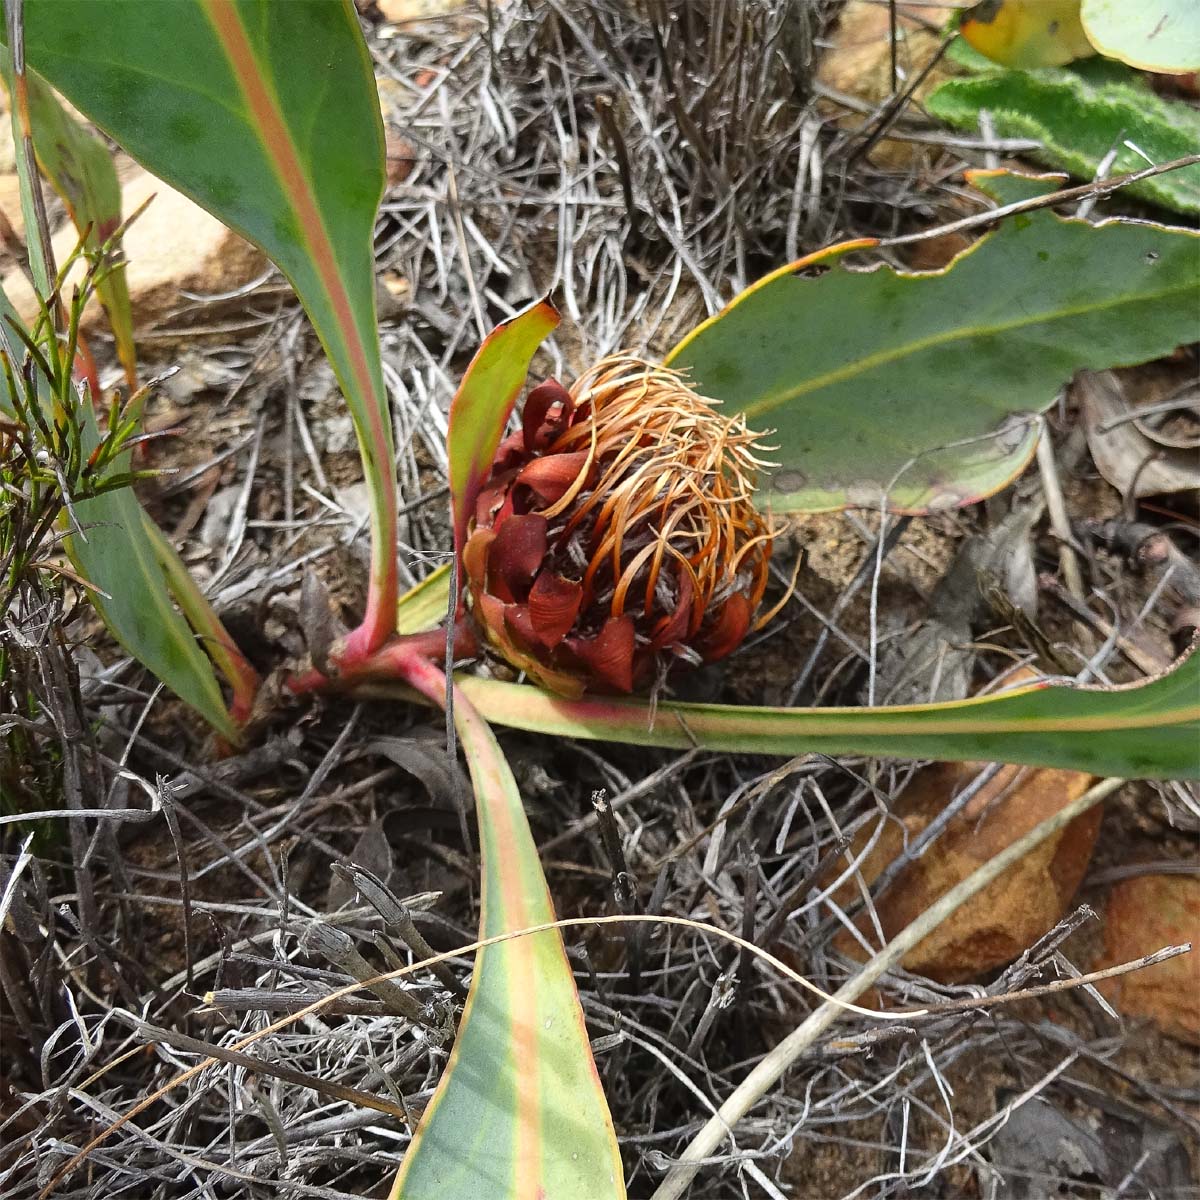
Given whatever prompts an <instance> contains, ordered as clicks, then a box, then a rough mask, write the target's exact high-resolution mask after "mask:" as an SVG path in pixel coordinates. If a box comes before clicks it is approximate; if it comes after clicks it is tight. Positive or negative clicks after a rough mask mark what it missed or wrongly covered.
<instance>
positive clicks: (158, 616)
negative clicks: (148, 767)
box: [66, 406, 240, 742]
mask: <svg viewBox="0 0 1200 1200" xmlns="http://www.w3.org/2000/svg"><path fill="white" fill-rule="evenodd" d="M81 415H82V418H83V429H84V449H85V452H86V453H90V452H91V451H92V450H93V449H94V448H95V446H96V445H97V443H98V442H99V440H100V437H99V430H98V429H97V427H96V418H95V416H94V414H93V412H92V409H91V407H90V406H83V407H82V408H81ZM128 458H129V455H128V453H126V454H123V455H121V456H120V459H119V461H118V462H117V463H116V464H114V467H113V472H114V473H119V472H122V471H125V470H127V469H128ZM74 509H75V513H76V515H77V517H78V518H79V525H80V526H81V527H82V531H83V532H82V535H80V534H79V533H72V534H71V536H70V537H68V538H67V540H66V549H67V553H68V555H69V556H70V558H71V562H72V563H73V564H74V566H75V569H76V570H77V571H78V572H79V574H80V575H82V576H83V577H84V578H85V579H86V580H87V581H88V583H89V584H90V585H91V586H90V589H89V593H88V594H89V596H90V597H91V599H92V602H93V604H95V606H96V608H97V610H98V611H99V613H100V615H101V616H102V617H103V618H104V623H105V625H107V626H108V628H109V631H110V632H111V633H112V635H113V636H114V637H115V638H116V639H117V641H119V642H120V643H121V645H122V646H123V647H124V648H125V649H126V651H128V653H130V654H132V655H133V657H134V658H136V659H137V660H138V662H140V663H142V664H143V665H144V666H146V667H148V668H149V669H150V670H151V671H152V672H153V673H154V674H155V675H156V676H157V677H158V678H159V679H160V680H162V682H163V683H165V684H166V685H167V687H169V688H170V689H171V691H173V692H174V693H175V694H176V695H177V696H178V697H179V698H180V699H181V700H183V701H185V702H186V703H187V704H189V705H191V707H192V708H194V709H195V710H196V712H198V713H199V714H200V715H201V716H202V717H203V718H204V719H205V720H206V721H208V723H209V724H210V725H211V726H212V727H213V728H214V729H215V730H217V732H218V733H220V734H221V735H222V736H224V737H225V738H226V739H227V740H229V741H231V742H237V741H238V740H240V734H239V732H238V729H237V727H236V725H235V724H234V723H233V721H232V720H231V719H230V716H229V714H228V712H226V710H225V701H224V699H223V697H222V696H221V689H220V686H219V685H218V683H217V677H216V675H215V673H214V672H213V665H212V663H211V662H210V661H209V659H208V656H207V655H206V654H205V653H204V651H203V650H201V648H200V646H199V644H198V643H197V641H196V638H195V637H194V635H193V634H192V631H191V629H190V628H189V627H188V623H187V621H185V620H184V619H183V617H182V616H181V615H180V614H179V612H178V610H177V609H176V608H175V606H174V604H173V603H172V602H171V595H170V592H169V591H168V590H167V584H166V579H165V577H164V575H163V570H162V567H161V566H160V565H159V553H158V550H157V548H156V546H155V544H154V542H153V541H152V540H151V538H150V536H149V534H148V533H147V529H146V525H145V523H144V520H143V518H144V513H143V512H142V507H141V505H140V504H139V503H138V501H137V497H136V496H135V495H134V494H133V492H132V491H131V490H130V489H129V488H116V489H114V490H113V491H108V492H102V493H101V494H100V495H99V496H95V497H93V498H92V499H90V500H83V501H80V502H79V503H77V504H75V505H74ZM213 619H214V620H215V619H216V618H215V617H214V618H213ZM218 624H219V622H218Z"/></svg>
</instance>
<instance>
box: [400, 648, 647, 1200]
mask: <svg viewBox="0 0 1200 1200" xmlns="http://www.w3.org/2000/svg"><path fill="white" fill-rule="evenodd" d="M412 666H413V670H414V672H416V673H417V674H418V675H423V676H424V677H425V680H426V682H425V683H424V686H423V690H426V691H427V693H431V694H432V696H433V697H434V698H436V697H437V695H438V692H439V687H440V686H444V682H445V681H444V679H443V678H442V677H441V673H440V672H438V671H437V670H436V669H435V668H431V667H429V666H428V664H426V665H425V666H424V667H422V666H421V665H420V664H419V663H414V664H412ZM439 681H440V683H439ZM414 682H415V683H417V685H418V686H422V683H421V681H420V680H419V679H414ZM454 714H455V723H456V725H457V727H458V735H459V739H460V742H461V744H462V748H463V752H464V754H465V755H466V758H467V762H468V764H469V766H470V769H471V782H472V784H473V786H474V790H475V801H476V810H477V812H478V814H479V838H480V847H481V851H482V858H483V891H482V908H483V911H482V916H481V920H480V931H479V935H480V937H481V938H487V937H493V936H495V935H498V934H502V933H506V932H509V931H512V930H517V929H525V928H528V927H529V926H531V925H541V924H544V923H546V922H550V921H553V920H554V908H553V905H552V904H551V902H550V894H549V892H548V890H547V888H546V879H545V876H544V875H543V874H542V867H541V863H540V862H539V861H538V855H537V847H536V846H535V845H534V842H533V836H532V834H531V833H530V829H529V822H528V820H527V818H526V816H525V810H524V808H523V807H522V804H521V796H520V793H519V792H518V791H517V785H516V781H515V780H514V779H513V775H512V771H511V770H510V769H509V766H508V763H507V762H506V761H505V759H504V755H503V753H502V752H501V750H500V747H499V745H498V744H497V742H496V739H495V736H494V735H493V733H492V731H491V730H490V729H489V728H488V726H487V724H486V722H484V720H483V719H482V718H481V717H480V716H479V714H478V713H477V712H475V710H474V708H473V707H472V706H471V704H470V702H469V701H467V700H466V699H465V698H463V697H461V696H459V697H457V698H456V701H455V706H454ZM624 1195H625V1186H624V1182H623V1178H622V1172H621V1158H620V1153H619V1151H618V1149H617V1142H616V1136H615V1134H614V1132H613V1126H612V1118H611V1117H610V1115H609V1112H608V1105H607V1103H606V1102H605V1099H604V1093H603V1092H602V1090H601V1088H600V1081H599V1078H598V1077H597V1075H596V1067H595V1064H594V1063H593V1061H592V1052H591V1047H590V1045H589V1042H588V1035H587V1029H586V1027H585V1025H584V1020H583V1010H582V1009H581V1008H580V1005H579V996H578V994H577V992H576V990H575V978H574V975H573V974H572V971H571V964H570V963H569V962H568V961H567V956H566V951H565V950H564V948H563V942H562V937H561V936H560V934H559V933H558V931H557V930H547V931H546V932H544V933H536V934H531V935H529V936H527V937H520V938H514V939H512V940H511V941H505V942H498V943H496V944H495V945H491V946H485V947H484V948H483V949H482V950H480V951H479V954H478V957H477V958H476V960H475V972H474V974H473V975H472V977H471V990H470V993H469V995H468V997H467V1003H466V1007H465V1008H464V1010H463V1015H462V1021H461V1022H460V1024H459V1029H458V1036H457V1038H456V1040H455V1043H454V1051H453V1053H452V1054H451V1056H450V1061H449V1063H448V1064H447V1066H446V1070H445V1071H444V1072H443V1074H442V1078H441V1080H440V1082H439V1083H438V1087H437V1091H436V1092H435V1093H434V1095H433V1099H432V1100H430V1102H429V1105H428V1107H427V1108H426V1109H425V1113H424V1116H423V1117H422V1118H421V1124H420V1126H419V1128H418V1129H417V1132H416V1134H415V1136H414V1138H413V1141H412V1144H411V1146H410V1147H409V1150H408V1153H407V1154H406V1155H405V1158H404V1162H403V1164H402V1165H401V1168H400V1173H399V1175H398V1176H397V1178H396V1182H395V1186H394V1187H393V1189H392V1193H391V1200H447V1198H448V1197H452V1196H463V1197H466V1196H489V1197H495V1198H496V1200H535V1197H540V1196H544V1197H553V1196H557V1197H563V1198H564V1200H565V1198H567V1197H572V1198H574V1197H579V1198H580V1200H583V1198H584V1197H586V1198H587V1200H621V1198H622V1197H624Z"/></svg>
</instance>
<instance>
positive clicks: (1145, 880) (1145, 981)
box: [1097, 875, 1200, 1045]
mask: <svg viewBox="0 0 1200 1200" xmlns="http://www.w3.org/2000/svg"><path fill="white" fill-rule="evenodd" d="M1180 942H1191V943H1192V945H1193V946H1200V879H1196V878H1195V877H1192V876H1187V875H1139V876H1136V877H1135V878H1133V879H1126V880H1122V881H1121V882H1120V883H1118V884H1116V885H1115V886H1114V887H1113V889H1112V891H1111V892H1110V893H1109V897H1108V911H1107V914H1106V916H1105V920H1104V958H1103V961H1101V962H1100V963H1099V964H1097V966H1098V968H1103V967H1110V966H1115V965H1116V964H1118V963H1124V962H1131V961H1132V960H1134V959H1136V958H1140V957H1141V956H1142V955H1144V954H1151V953H1153V952H1154V951H1155V950H1161V949H1162V948H1163V947H1164V946H1170V945H1178V944H1179V943H1180ZM1099 986H1100V990H1101V991H1102V992H1103V993H1104V995H1105V997H1106V998H1107V999H1108V1000H1109V1001H1110V1002H1111V1003H1112V1005H1113V1007H1114V1008H1116V1009H1117V1011H1118V1012H1120V1013H1121V1014H1122V1015H1124V1016H1127V1017H1149V1018H1150V1019H1151V1020H1153V1021H1154V1022H1155V1023H1156V1024H1157V1025H1158V1026H1159V1027H1160V1028H1161V1029H1162V1031H1163V1032H1164V1033H1168V1034H1170V1035H1171V1036H1172V1037H1175V1038H1180V1039H1181V1040H1183V1041H1186V1042H1190V1043H1192V1044H1193V1045H1200V1003H1197V997H1200V950H1193V951H1192V952H1191V953H1190V954H1181V955H1179V956H1178V957H1177V958H1170V959H1168V960H1167V961H1166V962H1164V963H1158V964H1156V965H1155V966H1153V967H1146V968H1145V969H1144V970H1141V971H1132V972H1130V973H1129V974H1128V975H1118V976H1117V977H1116V978H1115V979H1109V980H1106V981H1105V982H1104V983H1101V984H1100V985H1099Z"/></svg>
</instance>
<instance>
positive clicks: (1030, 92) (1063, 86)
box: [927, 69, 1200, 213]
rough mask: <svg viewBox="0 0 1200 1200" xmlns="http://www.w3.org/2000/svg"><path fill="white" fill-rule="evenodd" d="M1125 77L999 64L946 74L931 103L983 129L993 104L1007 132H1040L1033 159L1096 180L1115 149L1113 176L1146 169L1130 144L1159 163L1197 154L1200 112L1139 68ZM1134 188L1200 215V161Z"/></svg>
mask: <svg viewBox="0 0 1200 1200" xmlns="http://www.w3.org/2000/svg"><path fill="white" fill-rule="evenodd" d="M1122 70H1123V69H1122ZM1088 74H1089V75H1090V74H1092V72H1088ZM1126 75H1127V77H1126V78H1125V79H1124V80H1117V79H1113V78H1107V79H1103V78H1102V79H1100V80H1099V81H1093V80H1091V79H1089V78H1085V77H1084V75H1083V74H1081V73H1080V72H1078V71H1075V70H1054V69H1046V70H1042V71H1003V70H995V69H993V70H992V71H990V72H988V73H986V74H983V75H979V76H976V77H975V78H964V79H949V80H947V81H946V82H945V83H943V84H942V85H941V87H939V88H938V89H937V90H936V91H935V92H934V93H933V94H932V95H931V96H930V97H929V100H928V102H927V103H928V108H929V111H930V112H931V113H932V114H933V115H934V116H935V117H938V118H940V119H941V120H943V121H945V122H946V123H947V124H949V125H954V126H956V127H957V128H959V129H977V128H978V125H979V114H980V112H982V111H983V110H985V109H986V110H987V112H988V113H989V115H990V116H991V120H992V124H993V126H994V128H995V130H996V133H997V134H999V135H1000V136H1001V137H1028V138H1036V139H1037V140H1038V141H1039V142H1040V143H1041V148H1040V149H1038V150H1031V151H1028V153H1029V155H1030V156H1031V157H1032V158H1035V159H1037V160H1038V161H1039V162H1044V163H1047V164H1048V165H1050V166H1053V167H1061V168H1062V169H1063V170H1065V171H1070V172H1071V174H1072V175H1075V176H1076V177H1078V178H1080V179H1085V180H1086V179H1094V178H1095V176H1096V172H1097V170H1098V168H1099V166H1100V161H1101V160H1102V159H1103V158H1105V156H1106V155H1108V153H1109V152H1110V151H1112V150H1115V151H1116V158H1115V159H1114V160H1113V162H1112V166H1111V171H1110V174H1114V175H1119V174H1121V173H1123V172H1126V171H1137V170H1140V169H1141V168H1142V167H1144V166H1145V165H1146V160H1145V159H1144V158H1142V157H1141V155H1139V154H1138V153H1137V152H1136V151H1134V150H1132V149H1131V148H1130V146H1131V145H1132V146H1136V147H1137V148H1138V150H1140V151H1141V152H1142V153H1143V154H1145V155H1147V156H1148V157H1149V158H1150V160H1151V161H1153V162H1170V161H1171V160H1172V159H1174V158H1182V157H1183V156H1184V155H1185V154H1191V153H1193V152H1194V151H1195V149H1196V147H1197V146H1198V145H1200V112H1197V111H1196V109H1194V108H1192V107H1191V106H1190V105H1187V104H1184V103H1182V102H1180V101H1173V100H1164V99H1162V98H1160V97H1159V96H1156V95H1155V94H1154V93H1153V92H1152V91H1150V90H1149V88H1147V87H1146V86H1145V85H1144V84H1142V83H1141V82H1140V81H1139V80H1138V79H1137V78H1136V77H1135V76H1133V74H1132V72H1127V73H1126ZM1128 192H1129V194H1130V195H1131V196H1138V197H1140V198H1141V199H1143V200H1148V201H1150V202H1151V203H1153V204H1159V205H1162V206H1163V207H1164V208H1169V209H1174V210H1175V211H1176V212H1182V213H1200V166H1195V167H1184V168H1182V169H1181V170H1178V171H1171V172H1168V173H1167V174H1164V175H1156V176H1154V177H1153V178H1151V179H1143V180H1141V181H1140V182H1138V183H1134V184H1131V185H1130V186H1129V188H1128Z"/></svg>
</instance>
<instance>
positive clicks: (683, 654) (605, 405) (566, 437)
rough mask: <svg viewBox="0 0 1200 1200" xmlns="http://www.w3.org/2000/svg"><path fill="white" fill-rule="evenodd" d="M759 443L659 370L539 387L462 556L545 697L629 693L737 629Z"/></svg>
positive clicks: (627, 366)
mask: <svg viewBox="0 0 1200 1200" xmlns="http://www.w3.org/2000/svg"><path fill="white" fill-rule="evenodd" d="M758 436H759V435H757V434H755V433H752V432H751V431H750V430H748V429H747V428H746V424H745V418H744V417H742V416H735V417H732V418H727V417H724V416H722V415H721V414H720V413H719V412H718V410H717V409H716V407H715V406H714V402H713V401H710V400H706V399H704V398H703V397H701V396H698V395H697V394H696V393H695V392H693V391H692V390H691V389H690V388H689V387H688V386H687V384H686V383H685V382H684V380H683V378H682V377H681V376H680V375H679V374H677V373H676V372H674V371H670V370H667V369H666V368H664V367H658V366H652V365H650V364H648V363H644V362H641V361H640V360H638V359H636V358H632V357H629V356H627V355H616V356H612V357H610V358H607V359H604V360H602V361H601V362H599V363H598V364H597V365H596V366H594V367H593V368H592V369H591V370H589V371H588V372H586V373H585V374H584V375H583V376H581V377H580V378H579V379H578V380H577V381H576V383H575V385H574V386H573V387H572V388H571V389H570V391H568V390H567V389H566V388H564V387H563V386H562V385H561V384H560V383H557V382H555V381H554V380H549V381H547V382H546V383H543V384H541V385H539V386H538V387H535V388H534V389H533V390H532V391H531V392H530V393H529V396H528V398H527V399H526V402H525V409H524V416H523V422H522V429H521V432H520V433H517V434H514V435H512V436H511V437H509V438H507V439H505V441H504V442H502V443H501V445H500V447H499V449H498V451H497V453H496V457H495V460H494V462H493V464H492V469H491V472H490V474H489V475H488V478H487V480H486V481H485V483H484V484H483V487H482V489H481V491H480V493H479V496H478V499H477V501H476V506H475V515H474V524H473V526H472V527H471V532H470V536H469V537H468V539H467V541H466V544H465V546H464V550H463V569H464V573H465V575H466V581H467V586H468V588H469V592H470V597H471V601H472V609H473V612H474V615H475V619H476V621H477V623H478V624H479V626H480V627H481V629H482V630H483V632H484V634H485V635H486V637H487V638H488V640H489V641H490V642H491V644H492V645H493V646H494V647H495V648H496V649H497V650H499V651H500V653H501V654H503V656H504V657H505V658H506V659H508V661H509V662H510V663H512V664H513V665H514V666H516V667H519V668H521V669H523V670H525V671H527V672H528V673H529V675H530V676H532V677H533V678H534V679H536V680H537V681H538V682H540V683H542V684H543V685H544V686H546V687H548V688H550V689H551V690H553V691H556V692H560V693H562V694H565V695H569V696H578V695H579V694H581V693H582V692H583V691H584V690H588V689H590V690H593V691H604V692H630V691H633V690H634V689H635V688H637V687H643V686H647V685H657V684H658V683H659V682H661V680H662V679H663V678H664V677H665V675H666V673H667V671H668V670H669V669H670V668H671V667H672V666H673V665H675V664H678V663H689V664H693V665H697V664H700V663H706V662H714V661H716V660H717V659H720V658H723V657H724V656H725V655H727V654H729V653H730V651H732V650H733V649H735V648H736V647H737V646H738V645H739V644H740V643H741V641H742V639H743V638H744V637H745V636H746V633H747V631H748V630H749V629H750V626H751V622H752V621H753V619H754V615H755V612H756V610H757V609H758V606H759V602H760V601H761V599H762V595H763V591H764V589H765V587H766V583H767V570H768V560H769V558H770V553H771V533H770V530H769V528H768V526H767V524H766V522H765V521H764V519H763V517H762V516H761V514H760V513H759V512H758V511H757V510H756V509H755V507H754V505H753V502H752V495H753V491H754V481H755V475H756V471H757V468H758V467H759V466H761V465H763V464H762V463H760V461H759V460H758V459H757V458H756V457H755V455H754V450H755V446H756V443H757V441H758Z"/></svg>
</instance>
